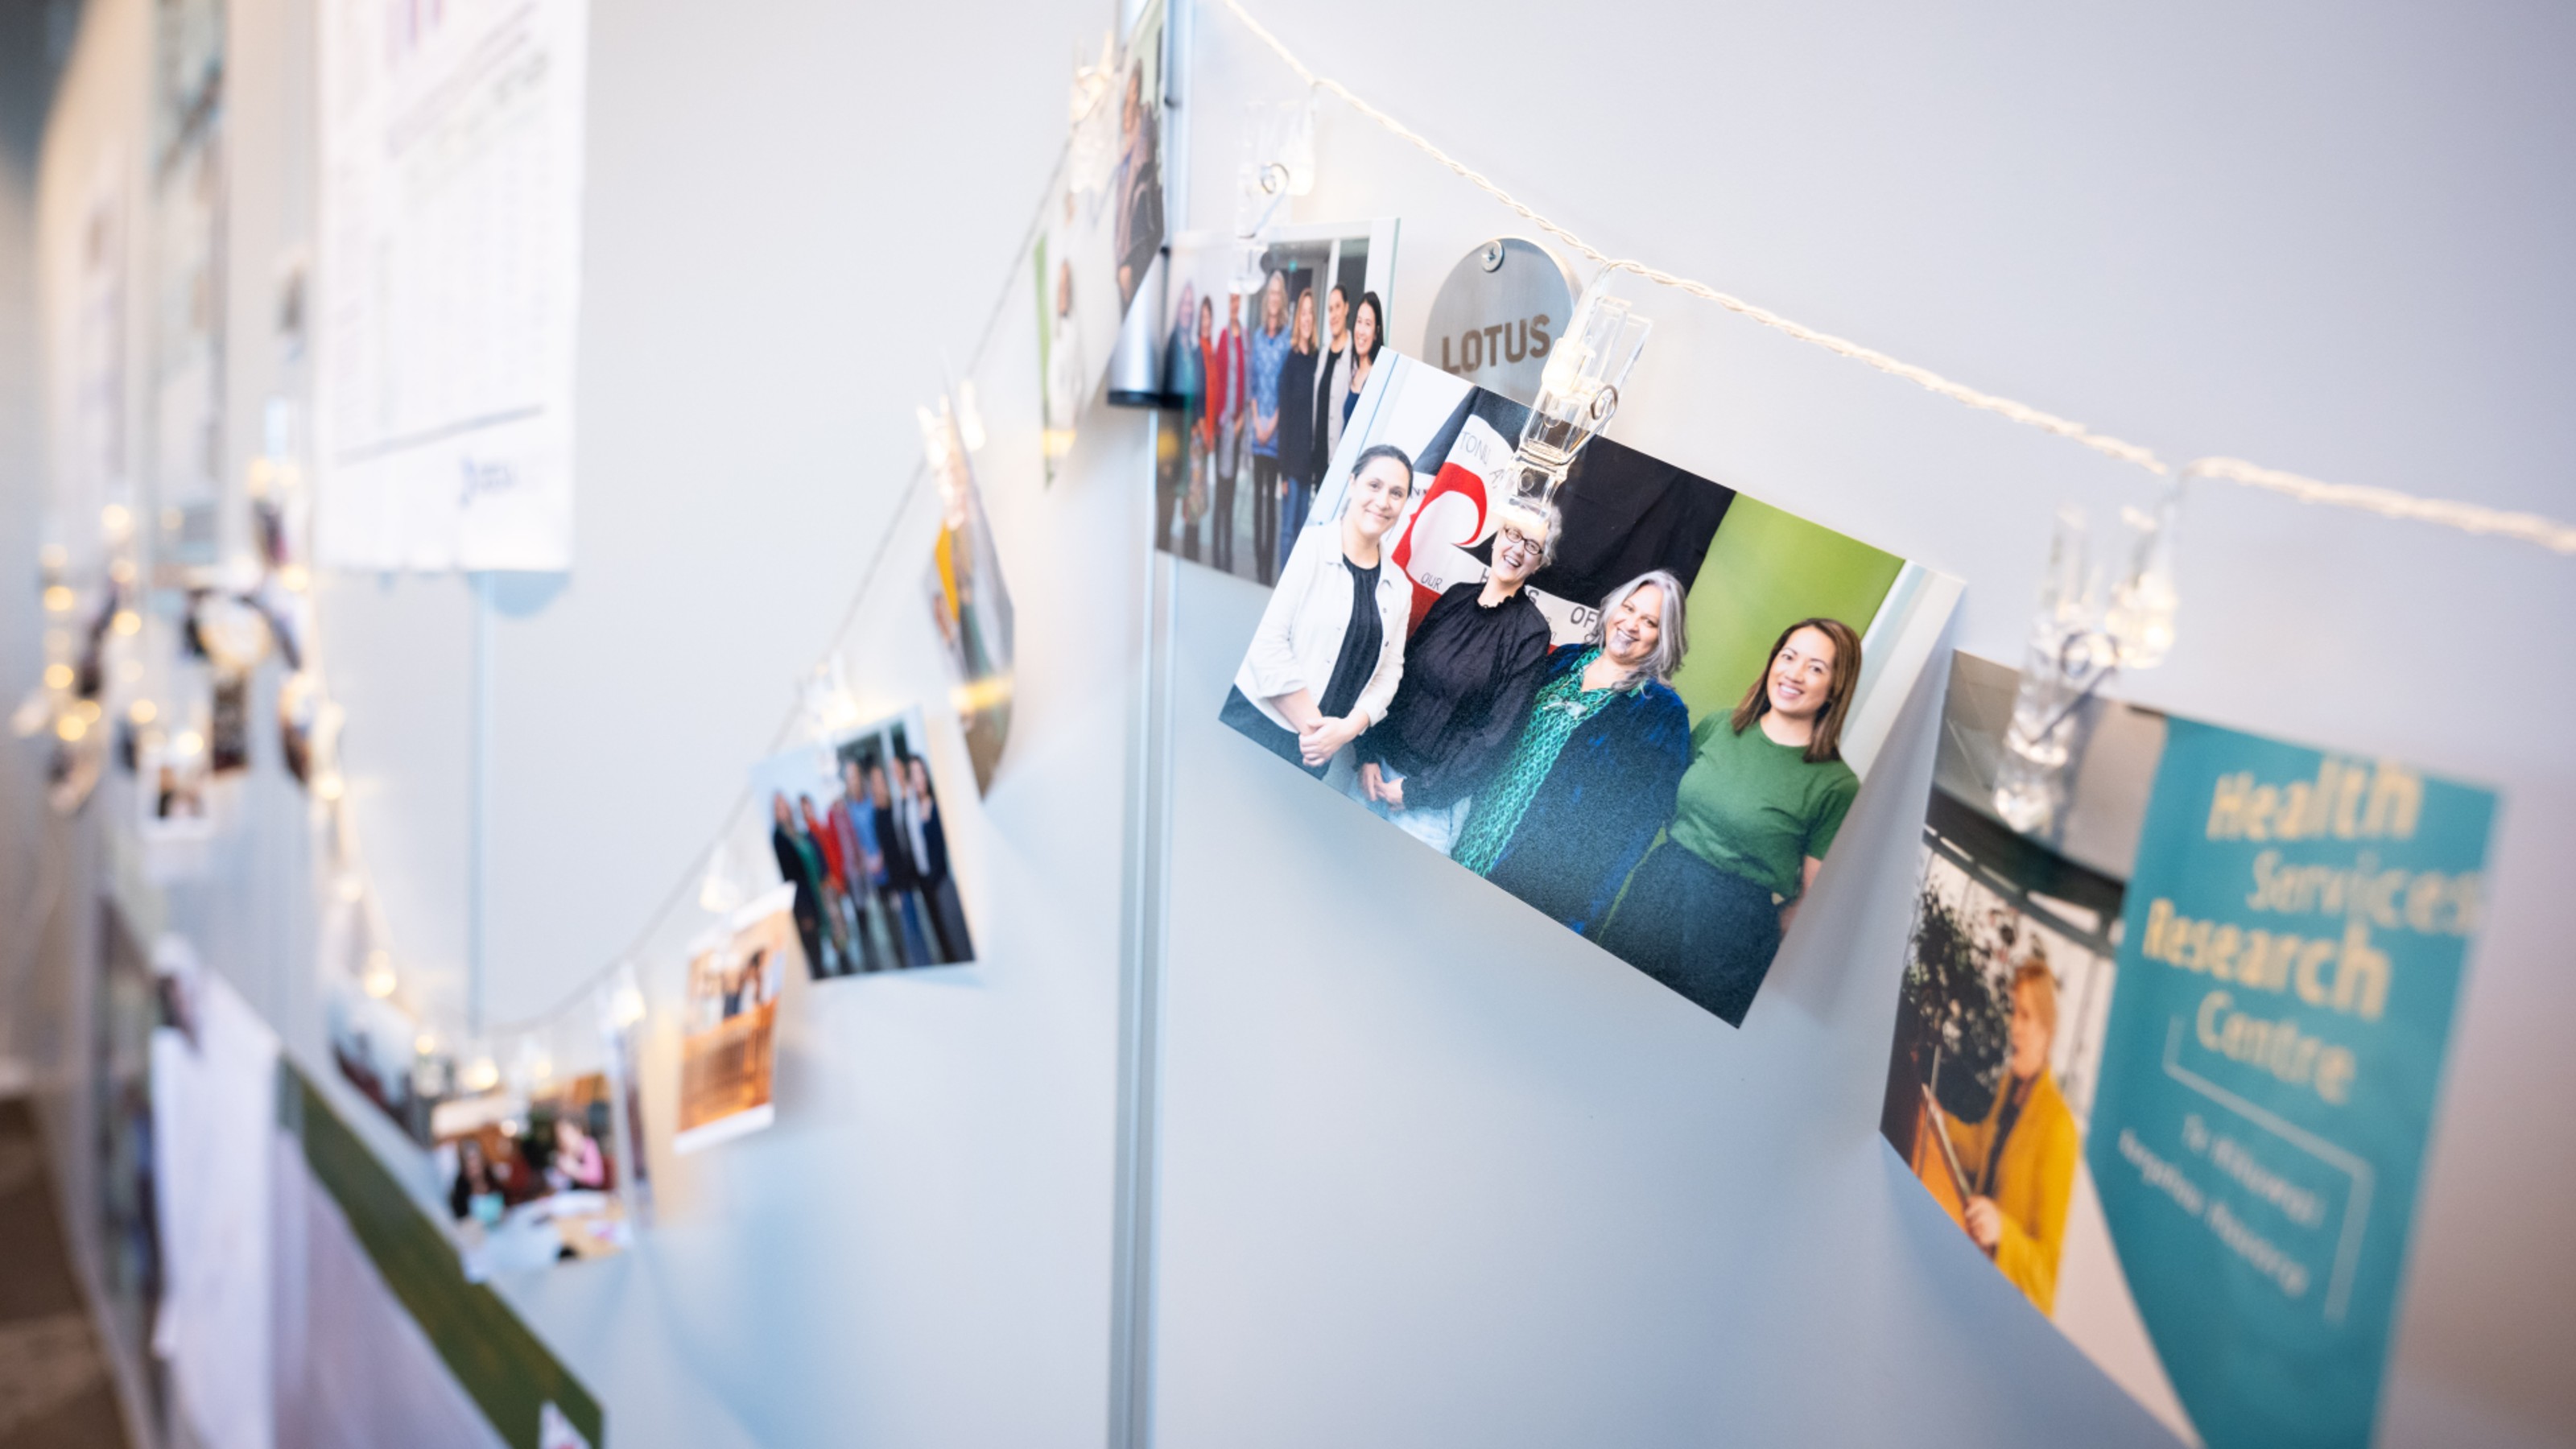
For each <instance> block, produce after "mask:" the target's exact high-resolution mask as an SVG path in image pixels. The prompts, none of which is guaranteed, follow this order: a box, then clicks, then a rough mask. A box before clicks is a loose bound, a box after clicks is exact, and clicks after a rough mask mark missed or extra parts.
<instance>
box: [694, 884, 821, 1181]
mask: <svg viewBox="0 0 2576 1449" xmlns="http://www.w3.org/2000/svg"><path fill="white" fill-rule="evenodd" d="M795 894H796V892H795V887H794V886H792V885H782V886H779V887H778V888H777V889H775V890H771V891H765V892H763V893H762V894H761V895H760V896H759V897H757V898H756V899H754V900H753V901H751V902H750V903H749V904H747V905H745V906H743V907H742V908H741V909H740V910H737V911H735V912H733V913H732V915H731V916H730V917H729V918H728V919H727V921H726V924H725V926H724V928H723V929H721V930H718V931H715V932H711V933H709V934H708V935H707V936H706V937H705V938H703V939H702V940H701V941H700V942H699V944H698V946H697V947H696V949H694V950H693V951H692V952H691V953H690V956H689V980H688V995H687V999H686V1002H685V1004H684V1005H683V1007H682V1010H683V1011H684V1013H685V1015H684V1017H683V1019H682V1021H681V1025H680V1033H681V1035H680V1122H679V1131H678V1133H677V1134H676V1135H675V1136H674V1137H673V1138H672V1140H671V1147H672V1150H673V1151H675V1152H694V1151H696V1150H698V1149H699V1148H701V1147H706V1146H710V1145H712V1144H714V1143H717V1142H722V1141H725V1140H727V1139H728V1138H733V1137H739V1136H741V1135H743V1134H744V1133H746V1132H754V1131H758V1130H759V1129H760V1128H763V1127H766V1126H768V1125H769V1124H770V1122H771V1121H772V1120H774V1119H775V1117H776V1116H777V1112H776V1109H775V1108H774V1107H773V1106H772V1105H771V1102H770V1087H771V1082H772V1079H773V1076H774V1074H775V1071H776V1068H777V1049H778V1047H777V1038H778V996H779V993H780V991H781V990H783V989H784V987H785V984H786V980H787V965H788V963H789V961H791V960H793V959H796V958H798V957H800V956H801V955H802V954H803V951H802V948H801V947H800V946H799V945H798V936H799V934H800V932H799V931H798V929H797V923H796V920H795V917H794V915H793V909H794V905H793V903H794V899H795Z"/></svg>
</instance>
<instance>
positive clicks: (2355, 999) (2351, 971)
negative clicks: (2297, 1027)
mask: <svg viewBox="0 0 2576 1449" xmlns="http://www.w3.org/2000/svg"><path fill="white" fill-rule="evenodd" d="M2334 1006H2335V1010H2337V1011H2343V1012H2350V1013H2352V1014H2354V1015H2357V1016H2359V1017H2360V1018H2361V1019H2362V1020H2364V1021H2377V1020H2379V1014H2380V1013H2381V1012H2382V1011H2385V1010H2387V1008H2388V953H2387V952H2385V951H2382V950H2380V949H2379V948H2377V947H2375V946H2373V945H2371V944H2370V928H2369V927H2368V926H2365V925H2363V924H2362V923H2361V922H2359V921H2352V922H2349V923H2347V924H2346V925H2345V926H2344V928H2343V957H2342V959H2341V960H2339V961H2337V962H2336V963H2335V992H2334Z"/></svg>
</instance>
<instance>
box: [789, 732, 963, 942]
mask: <svg viewBox="0 0 2576 1449" xmlns="http://www.w3.org/2000/svg"><path fill="white" fill-rule="evenodd" d="M921 739H922V730H921V717H920V714H919V712H918V711H910V712H907V713H905V714H904V715H901V716H898V717H896V718H895V719H891V720H886V721H882V722H880V723H878V724H875V725H871V726H868V727H866V728H864V729H860V730H857V731H854V732H852V733H850V734H846V735H843V736H841V737H840V738H838V739H836V740H834V741H833V742H831V743H830V744H828V745H807V746H803V747H800V748H797V749H793V750H789V751H787V752H786V753H784V754H781V755H778V756H775V757H773V758H772V759H770V760H767V761H765V762H763V763H762V764H761V765H760V766H759V767H758V768H757V769H756V770H755V771H754V772H753V784H754V788H755V789H756V790H757V791H758V792H759V796H760V799H761V800H762V802H763V803H764V805H765V807H766V811H767V814H768V817H769V823H770V830H769V845H770V857H771V860H772V862H773V863H774V864H775V866H776V867H777V871H778V879H779V881H780V882H781V883H782V884H784V885H788V886H792V887H794V890H795V899H794V903H793V905H792V907H791V913H792V915H793V917H794V920H795V923H796V934H797V937H798V939H799V942H800V944H801V945H802V946H803V947H804V950H805V964H806V969H807V971H808V972H809V973H810V975H811V976H812V977H813V979H815V980H818V981H819V980H825V979H828V978H831V977H836V976H856V975H859V974H861V973H864V972H875V971H901V970H906V969H909V968H911V967H915V966H949V965H955V964H958V963H960V962H965V961H972V960H974V959H975V946H974V942H973V940H972V938H971V937H970V936H969V935H968V932H967V927H966V909H965V905H964V902H963V901H961V900H960V899H959V897H958V893H957V881H956V878H955V876H954V875H953V874H952V873H951V871H950V869H949V861H948V825H947V816H946V813H945V812H944V811H943V810H942V809H941V808H940V804H939V794H938V791H937V790H936V789H935V788H934V787H933V786H932V784H931V779H930V764H929V761H927V760H926V759H924V758H923V757H922V755H921V754H920V753H919V751H920V742H921Z"/></svg>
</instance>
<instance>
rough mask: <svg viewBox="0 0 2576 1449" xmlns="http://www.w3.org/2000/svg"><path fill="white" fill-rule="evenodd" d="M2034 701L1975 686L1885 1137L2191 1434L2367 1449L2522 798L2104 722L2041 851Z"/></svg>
mask: <svg viewBox="0 0 2576 1449" xmlns="http://www.w3.org/2000/svg"><path fill="white" fill-rule="evenodd" d="M2018 683H2019V676H2018V675H2017V674H2015V673H2014V672H2013V671H2012V670H2010V669H2006V668H2004V667H2003V666H2001V665H1996V664H1990V663H1987V662H1985V661H1983V660H1979V659H1973V658H1970V657H1968V656H1965V655H1961V656H1958V657H1957V658H1956V659H1955V661H1954V664H1953V667H1952V672H1951V680H1950V695H1949V702H1948V705H1947V706H1946V709H1945V720H1944V727H1943V730H1942V733H1941V744H1940V754H1939V757H1938V760H1937V762H1936V764H1935V767H1934V783H1933V791H1932V800H1931V806H1930V809H1929V810H1928V812H1927V814H1926V818H1925V824H1924V850H1923V874H1922V877H1921V885H1920V891H1921V893H1920V897H1919V900H1918V902H1917V910H1916V917H1915V928H1914V933H1913V936H1912V938H1911V940H1910V941H1909V943H1908V952H1909V956H1908V961H1907V969H1906V974H1905V986H1904V993H1903V998H1902V1001H1901V1003H1900V1006H1899V1008H1898V1012H1897V1024H1896V1039H1895V1044H1894V1050H1893V1055H1892V1059H1891V1062H1890V1068H1889V1074H1888V1086H1887V1099H1886V1108H1885V1113H1884V1116H1883V1119H1882V1124H1881V1125H1882V1130H1883V1131H1884V1132H1885V1134H1886V1136H1887V1139H1888V1141H1889V1142H1890V1143H1891V1144H1892V1145H1894V1147H1895V1148H1896V1150H1897V1151H1898V1152H1899V1153H1900V1154H1902V1155H1903V1156H1904V1157H1905V1158H1906V1160H1907V1162H1908V1164H1909V1165H1910V1166H1912V1167H1913V1169H1914V1171H1915V1173H1916V1175H1917V1176H1919V1177H1920V1178H1921V1179H1922V1180H1923V1183H1924V1185H1925V1187H1927V1188H1928V1189H1930V1191H1931V1193H1932V1195H1933V1197H1934V1198H1935V1199H1936V1200H1938V1201H1939V1202H1940V1203H1941V1205H1942V1207H1943V1208H1944V1209H1945V1210H1946V1211H1948V1212H1949V1214H1950V1216H1951V1217H1952V1218H1953V1219H1954V1220H1956V1221H1957V1222H1958V1224H1959V1227H1960V1240H1961V1242H1962V1244H1963V1246H1964V1250H1965V1251H1971V1252H1982V1253H1984V1254H1985V1255H1986V1256H1987V1257H1988V1258H1989V1259H1990V1260H1991V1261H1992V1262H1993V1263H1994V1264H1995V1266H1996V1268H1997V1269H1998V1270H1999V1271H2000V1272H2002V1273H2003V1274H2004V1275H2005V1277H2007V1278H2008V1279H2010V1280H2011V1281H2012V1282H2013V1284H2014V1285H2015V1286H2016V1287H2018V1288H2020V1289H2021V1290H2022V1292H2023V1293H2024V1294H2025V1295H2026V1296H2028V1297H2029V1299H2030V1301H2031V1303H2032V1306H2034V1307H2036V1308H2037V1309H2038V1310H2039V1311H2040V1312H2042V1313H2045V1314H2047V1315H2048V1316H2049V1317H2050V1318H2051V1319H2052V1320H2053V1321H2055V1322H2056V1323H2057V1325H2058V1326H2059V1327H2060V1328H2061V1329H2062V1330H2064V1331H2065V1333H2066V1334H2067V1336H2068V1337H2069V1338H2071V1339H2073V1340H2074V1341H2075V1343H2076V1345H2077V1346H2078V1347H2080V1348H2082V1349H2083V1350H2084V1351H2085V1352H2086V1353H2087V1354H2088V1355H2089V1356H2090V1357H2092V1359H2093V1360H2094V1361H2095V1362H2096V1363H2097V1364H2099V1365H2100V1366H2101V1367H2102V1368H2103V1370H2104V1371H2105V1372H2107V1373H2109V1374H2110V1375H2111V1377H2112V1378H2113V1379H2115V1380H2117V1381H2118V1382H2119V1383H2120V1384H2121V1386H2122V1387H2123V1388H2125V1389H2127V1390H2128V1391H2129V1392H2130V1393H2131V1394H2132V1395H2134V1396H2135V1397H2136V1398H2137V1399H2138V1400H2139V1401H2140V1402H2141V1403H2143V1404H2144V1405H2145V1406H2146V1407H2147V1408H2148V1409H2149V1410H2150V1411H2151V1412H2153V1413H2154V1414H2156V1416H2157V1417H2158V1418H2160V1419H2161V1420H2163V1421H2164V1422H2165V1423H2166V1424H2167V1425H2169V1426H2170V1427H2172V1428H2173V1429H2174V1430H2175V1432H2176V1433H2178V1434H2180V1435H2183V1436H2184V1437H2186V1438H2188V1439H2193V1440H2197V1441H2198V1442H2201V1443H2205V1444H2209V1445H2212V1446H2217V1449H2226V1446H2235V1445H2295V1444H2357V1443H2364V1442H2367V1441H2368V1439H2369V1437H2370V1433H2371V1428H2372V1424H2373V1420H2374V1418H2375V1415H2376V1413H2377V1408H2378V1401H2379V1391H2380V1378H2381V1373H2382V1370H2383V1368H2384V1366H2385V1364H2386V1362H2387V1358H2388V1349H2389V1341H2390V1337H2391V1333H2392V1330H2393V1327H2394V1325H2395V1321H2396V1314H2397V1306H2398V1296H2399V1290H2400V1286H2401V1279H2402V1277H2403V1273H2404V1268H2405V1258H2406V1245H2407V1238H2408V1234H2409V1232H2410V1231H2411V1228H2412V1223H2413V1216H2414V1207H2415V1199H2416V1189H2417V1187H2418V1175H2419V1173H2420V1171H2421V1169H2422V1166H2423V1162H2424V1156H2425V1152H2426V1149H2427V1146H2428V1145H2429V1140H2430V1136H2431V1131H2432V1124H2433V1112H2434V1105H2435V1097H2436V1094H2437V1092H2438V1090H2439V1087H2440V1081H2441V1070H2442V1060H2443V1055H2444V1052H2445V1050H2446V1047H2447V1044H2448V1042H2449V1039H2450V1030H2451V1017H2452V1013H2453V1010H2454V1008H2455V1006H2456V1005H2457V1002H2458V1000H2459V992H2460V986H2461V981H2462V977H2463V975H2464V973H2465V970H2466V965H2467V958H2468V949H2469V942H2470V940H2471V938H2472V937H2473V936H2474V935H2475V933H2476V931H2477V928H2478V925H2479V921H2480V916H2481V913H2482V892H2483V888H2484V880H2485V874H2484V873H2485V869H2486V852H2487V842H2488V838H2489V835H2490V832H2491V830H2492V828H2493V825H2494V820H2495V811H2496V798H2495V796H2494V795H2493V794H2491V793H2490V792H2488V791H2485V790H2481V789H2478V788H2475V787H2473V786H2469V785H2463V784H2459V783H2455V782H2453V781H2449V780H2444V779H2440V778H2438V777H2435V776H2432V775H2428V774H2425V773H2423V772H2422V771H2419V770H2417V769H2414V768H2412V767H2411V766H2408V765H2405V764H2403V763H2399V762H2396V761H2391V760H2372V759H2360V758H2355V757H2353V756H2351V755H2348V754H2343V753H2338V752H2335V751H2329V750H2318V749H2311V748H2308V747H2306V746H2301V745H2293V744H2286V743H2283V742H2281V741H2278V740H2272V739H2266V738H2263V737H2261V736H2258V735H2249V734H2244V733H2240V732H2238V731H2235V730H2230V729H2223V728H2220V727H2218V726H2215V725H2208V724H2201V723H2197V722H2194V721H2190V720H2182V719H2169V718H2166V717H2163V716H2160V715H2156V714H2154V713H2151V712H2149V711H2146V710H2141V709H2136V708H2133V707H2130V706H2124V705H2119V704H2115V703H2110V702H2107V701H2095V702H2094V703H2092V704H2090V705H2088V706H2087V710H2088V713H2087V717H2086V718H2085V720H2084V722H2083V728H2082V729H2081V731H2080V732H2079V735H2078V738H2077V744H2076V754H2075V758H2074V759H2073V760H2072V761H2070V763H2069V764H2068V766H2067V778H2068V781H2069V788H2068V791H2067V801H2066V805H2065V807H2064V808H2063V809H2062V810H2060V811H2059V812H2058V813H2057V815H2056V818H2055V820H2054V821H2053V822H2052V823H2051V825H2050V827H2049V828H2048V829H2047V830H2046V831H2044V832H2039V833H2025V832H2021V831H2016V830H2014V829H2012V828H2010V827H2009V826H2007V825H2006V824H2004V823H2003V822H2002V820H2001V819H2000V818H1999V817H1998V816H1997V814H1996V813H1995V810H1994V807H1993V804H1992V800H1993V795H1994V781H1995V767H1996V764H1997V762H1998V761H1999V760H2000V759H2001V758H2002V756H2003V751H2004V748H2005V745H2004V739H2005V731H2006V726H2007V725H2008V723H2009V721H2010V718H2011V714H2012V705H2013V696H2014V692H2015V690H2016V688H2017V686H2018Z"/></svg>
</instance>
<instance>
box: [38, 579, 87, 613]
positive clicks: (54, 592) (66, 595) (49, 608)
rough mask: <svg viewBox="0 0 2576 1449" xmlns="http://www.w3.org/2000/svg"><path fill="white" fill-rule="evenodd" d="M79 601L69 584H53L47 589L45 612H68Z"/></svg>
mask: <svg viewBox="0 0 2576 1449" xmlns="http://www.w3.org/2000/svg"><path fill="white" fill-rule="evenodd" d="M78 602H80V601H79V600H78V599H77V598H75V597H74V596H73V594H72V591H71V589H70V587H69V586H68V585H64V584H53V585H50V586H48V587H47V588H46V590H45V612H47V613H49V614H68V613H70V612H71V611H72V605H74V604H76V603H78Z"/></svg>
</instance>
